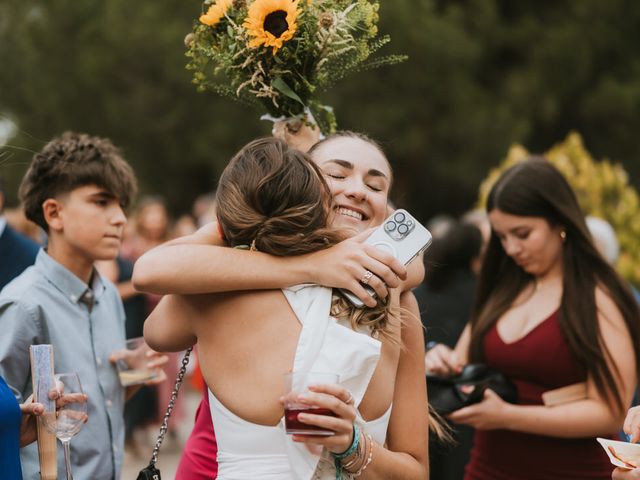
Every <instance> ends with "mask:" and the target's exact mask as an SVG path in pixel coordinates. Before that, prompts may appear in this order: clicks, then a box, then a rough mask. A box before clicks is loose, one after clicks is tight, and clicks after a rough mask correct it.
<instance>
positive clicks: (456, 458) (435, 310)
mask: <svg viewBox="0 0 640 480" xmlns="http://www.w3.org/2000/svg"><path fill="white" fill-rule="evenodd" d="M481 251H482V235H481V233H480V230H479V229H478V228H477V227H476V226H475V225H472V224H469V223H462V222H458V221H455V220H453V219H451V220H449V222H448V224H447V227H446V229H444V230H443V231H442V232H441V234H440V235H439V236H437V237H435V238H434V240H433V243H432V245H431V247H429V249H428V250H427V251H426V253H425V257H424V262H425V268H426V271H427V274H426V275H425V279H424V282H423V283H422V284H420V285H419V286H418V287H417V288H416V289H414V293H415V295H416V299H417V300H418V304H419V306H420V314H421V317H422V323H423V325H424V335H425V345H426V348H427V350H428V349H429V348H433V347H434V346H435V345H437V344H439V343H442V344H444V345H447V346H448V347H449V348H453V347H454V346H455V344H456V343H457V341H458V338H459V337H460V335H461V334H462V331H463V330H464V327H465V326H466V325H467V322H468V321H469V318H470V317H471V309H472V306H473V297H474V292H475V289H476V284H477V280H476V273H477V272H476V271H474V265H476V268H477V264H478V263H479V259H480V254H481ZM451 426H452V435H453V437H454V442H452V443H443V442H439V441H432V442H430V445H429V465H430V472H431V473H430V474H431V478H434V479H438V480H460V479H462V477H463V476H464V467H465V465H466V464H467V462H468V461H469V452H470V450H471V446H472V444H473V429H472V428H471V427H468V426H465V425H453V424H452V425H451Z"/></svg>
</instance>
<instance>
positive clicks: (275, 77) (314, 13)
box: [185, 0, 406, 133]
mask: <svg viewBox="0 0 640 480" xmlns="http://www.w3.org/2000/svg"><path fill="white" fill-rule="evenodd" d="M378 8H379V5H378V2H376V1H369V0H206V1H205V2H204V5H203V14H202V15H201V16H200V18H199V20H198V21H197V22H196V23H195V25H194V28H193V32H192V33H190V34H189V35H187V38H186V39H185V43H186V45H187V48H188V49H189V50H188V52H187V56H189V57H190V61H189V64H188V65H187V68H188V69H190V70H192V71H193V81H194V83H196V84H197V86H198V89H199V90H202V91H206V90H208V91H214V92H216V93H218V94H221V95H224V96H226V97H230V98H232V99H235V100H237V101H240V102H242V103H245V104H249V105H252V106H254V107H257V108H258V109H259V110H261V111H262V112H264V113H266V114H268V116H269V117H270V118H271V119H273V120H281V119H287V118H292V117H297V118H301V119H315V121H317V123H318V125H319V126H320V128H321V130H322V131H323V132H324V133H328V132H331V131H332V130H334V129H335V127H336V120H335V116H334V114H333V110H332V109H331V107H329V106H326V105H322V104H321V102H320V101H319V100H318V98H317V95H318V93H319V92H320V91H323V90H326V89H327V88H329V87H331V86H332V85H334V84H335V83H336V82H337V81H339V80H341V79H342V78H344V77H345V76H347V75H348V74H350V73H352V72H356V71H361V70H366V69H371V68H376V67H379V66H382V65H389V64H393V63H398V62H400V61H403V60H404V59H405V58H406V57H404V56H401V55H387V56H375V57H374V56H373V54H374V53H375V52H376V51H377V50H378V49H380V48H381V47H382V46H383V45H385V44H386V43H388V42H389V40H390V39H389V36H386V35H384V36H380V35H378V27H377V24H378Z"/></svg>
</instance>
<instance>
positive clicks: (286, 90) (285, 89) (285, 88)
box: [271, 77, 304, 106]
mask: <svg viewBox="0 0 640 480" xmlns="http://www.w3.org/2000/svg"><path fill="white" fill-rule="evenodd" d="M271 86H272V87H273V88H275V89H276V90H278V91H279V92H280V93H282V94H283V95H286V96H287V97H289V98H290V99H292V100H295V101H296V102H298V103H299V104H300V105H303V106H304V102H303V101H302V99H301V98H300V97H299V96H298V94H297V93H296V92H294V91H293V90H292V88H291V87H290V86H289V85H287V82H285V81H284V80H283V79H282V77H276V78H274V79H273V81H272V82H271Z"/></svg>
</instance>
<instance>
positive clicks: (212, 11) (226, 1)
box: [200, 0, 233, 27]
mask: <svg viewBox="0 0 640 480" xmlns="http://www.w3.org/2000/svg"><path fill="white" fill-rule="evenodd" d="M231 5H233V0H216V2H215V3H214V4H213V5H211V6H210V7H209V10H207V13H205V14H204V15H202V16H200V23H204V24H205V25H209V26H210V27H214V26H216V25H217V24H218V22H220V20H222V17H224V16H225V14H226V13H227V10H229V8H230V7H231Z"/></svg>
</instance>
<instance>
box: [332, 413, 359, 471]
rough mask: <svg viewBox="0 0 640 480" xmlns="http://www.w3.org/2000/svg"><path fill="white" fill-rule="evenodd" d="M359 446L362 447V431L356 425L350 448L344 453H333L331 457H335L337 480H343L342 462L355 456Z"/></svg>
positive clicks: (354, 425)
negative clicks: (354, 453)
mask: <svg viewBox="0 0 640 480" xmlns="http://www.w3.org/2000/svg"><path fill="white" fill-rule="evenodd" d="M358 445H360V429H359V428H358V426H357V425H356V424H355V423H354V424H353V440H352V442H351V445H350V446H349V448H347V449H346V450H345V451H344V452H342V453H331V455H333V461H334V465H335V467H336V480H341V479H342V463H341V462H342V460H344V459H345V458H347V457H350V456H351V455H353V452H355V451H356V450H358Z"/></svg>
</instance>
